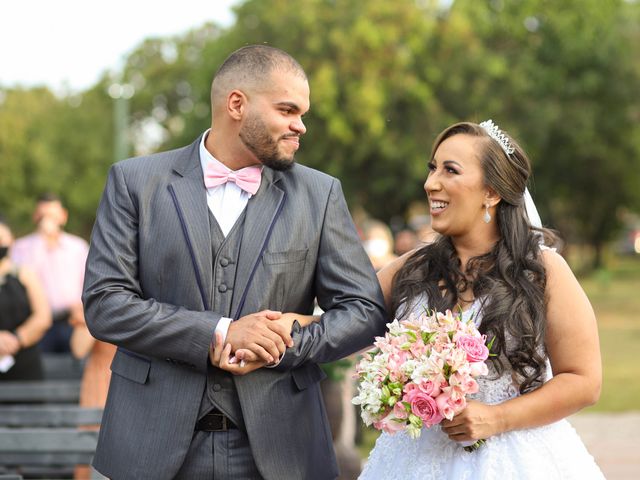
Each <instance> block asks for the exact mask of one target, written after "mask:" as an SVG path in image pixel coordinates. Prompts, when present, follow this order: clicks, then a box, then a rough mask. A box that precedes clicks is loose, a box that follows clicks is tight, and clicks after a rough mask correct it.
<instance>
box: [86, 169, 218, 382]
mask: <svg viewBox="0 0 640 480" xmlns="http://www.w3.org/2000/svg"><path fill="white" fill-rule="evenodd" d="M137 252H138V205H136V203H135V202H134V201H133V200H132V197H131V195H130V194H129V191H128V189H127V184H126V181H125V176H124V174H123V170H122V167H121V166H120V165H118V164H116V165H114V166H113V167H112V168H111V170H110V172H109V177H108V179H107V184H106V187H105V191H104V193H103V196H102V199H101V201H100V206H99V207H98V212H97V216H96V222H95V225H94V228H93V232H92V234H91V244H90V247H89V255H88V258H87V265H86V270H85V279H84V289H83V295H82V301H83V304H84V309H85V317H86V322H87V326H88V328H89V331H90V332H91V334H92V335H93V336H94V337H96V338H97V339H98V340H102V341H105V342H108V343H112V344H115V345H117V346H118V347H120V348H124V349H126V350H128V351H130V352H133V353H135V354H138V355H143V356H148V357H159V358H163V359H167V360H169V361H171V362H172V363H175V364H181V365H185V366H189V367H191V368H195V369H197V370H199V371H202V372H206V369H207V362H208V361H209V360H208V351H209V345H210V343H211V340H212V336H213V332H214V330H215V327H216V325H217V323H218V320H219V318H220V315H219V314H217V313H214V312H207V311H204V312H197V311H191V310H187V309H185V308H183V307H180V306H175V305H169V304H166V303H161V302H158V301H156V300H155V299H153V298H145V296H144V293H143V289H142V288H141V285H140V281H139V275H138V273H139V272H138V268H139V265H138V254H137Z"/></svg>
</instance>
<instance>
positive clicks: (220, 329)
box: [213, 317, 233, 345]
mask: <svg viewBox="0 0 640 480" xmlns="http://www.w3.org/2000/svg"><path fill="white" fill-rule="evenodd" d="M232 321H233V319H231V318H227V317H220V320H218V324H217V325H216V330H215V332H214V334H213V345H215V344H216V336H215V334H216V333H220V334H222V343H224V342H226V341H227V332H229V325H231V322H232Z"/></svg>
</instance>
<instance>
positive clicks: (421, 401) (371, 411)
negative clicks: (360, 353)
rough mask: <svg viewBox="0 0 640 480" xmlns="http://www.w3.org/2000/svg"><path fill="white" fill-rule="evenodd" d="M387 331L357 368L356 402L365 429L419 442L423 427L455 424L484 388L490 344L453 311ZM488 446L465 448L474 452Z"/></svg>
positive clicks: (424, 316)
mask: <svg viewBox="0 0 640 480" xmlns="http://www.w3.org/2000/svg"><path fill="white" fill-rule="evenodd" d="M387 327H388V329H389V331H388V332H387V333H386V334H385V336H384V337H377V338H376V341H375V343H374V348H373V349H371V350H369V351H368V352H366V353H365V357H364V358H363V359H362V360H361V361H360V362H359V363H358V364H357V366H356V374H355V377H356V378H358V379H359V385H358V395H356V397H355V398H354V399H353V400H352V402H353V403H354V404H356V405H360V407H361V416H362V420H363V421H364V423H365V424H366V425H372V424H373V426H374V428H376V429H378V430H382V431H385V432H388V433H392V434H393V433H396V432H398V431H400V430H406V432H407V433H408V434H409V435H410V436H411V437H412V438H418V437H419V436H420V432H421V429H422V428H423V427H425V428H429V427H431V426H433V425H436V424H438V423H440V422H441V421H442V420H443V419H444V418H446V419H449V420H451V419H452V418H453V416H454V415H456V414H457V413H459V412H461V411H462V410H463V409H464V408H465V406H466V404H467V402H466V396H467V394H472V393H476V392H477V391H478V389H479V386H478V383H477V382H476V380H475V378H476V377H478V376H480V375H486V374H487V373H488V367H487V364H486V363H485V360H486V359H487V358H488V357H489V349H490V348H491V344H489V345H487V344H486V337H485V336H484V335H481V334H480V332H479V331H478V329H477V327H476V325H475V323H474V322H473V321H472V319H469V320H468V321H465V320H463V319H462V315H461V314H455V315H454V314H453V313H452V312H451V311H450V310H447V311H446V312H445V313H441V312H425V313H424V314H422V315H419V316H413V317H411V318H409V319H407V320H403V321H398V320H397V319H396V320H394V321H393V322H392V323H389V324H387ZM491 343H493V342H491ZM483 443H484V440H478V441H476V442H475V443H474V444H473V445H466V446H465V447H464V448H465V450H467V451H473V450H475V449H476V448H478V447H480V446H481V445H482V444H483Z"/></svg>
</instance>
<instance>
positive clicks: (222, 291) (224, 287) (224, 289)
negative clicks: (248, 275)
mask: <svg viewBox="0 0 640 480" xmlns="http://www.w3.org/2000/svg"><path fill="white" fill-rule="evenodd" d="M227 290H228V288H227V286H226V285H225V284H224V283H223V284H222V285H218V291H219V292H220V293H224V292H226V291H227Z"/></svg>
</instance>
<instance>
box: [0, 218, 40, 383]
mask: <svg viewBox="0 0 640 480" xmlns="http://www.w3.org/2000/svg"><path fill="white" fill-rule="evenodd" d="M12 242H13V235H12V234H11V230H10V229H9V226H8V225H7V223H6V222H5V221H4V220H3V219H2V218H0V381H8V380H41V379H42V378H43V373H42V362H41V359H40V351H39V350H38V346H37V343H38V341H39V340H40V339H41V338H42V336H43V335H44V333H45V332H46V331H47V329H48V328H49V326H50V325H51V314H50V313H49V307H48V305H47V299H46V297H45V295H44V292H43V289H42V286H41V285H40V282H39V280H38V278H37V276H36V275H35V273H34V272H32V271H31V270H28V269H26V268H18V267H16V265H15V264H14V263H13V262H12V261H11V258H10V257H9V255H8V253H9V249H10V247H11V244H12Z"/></svg>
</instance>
